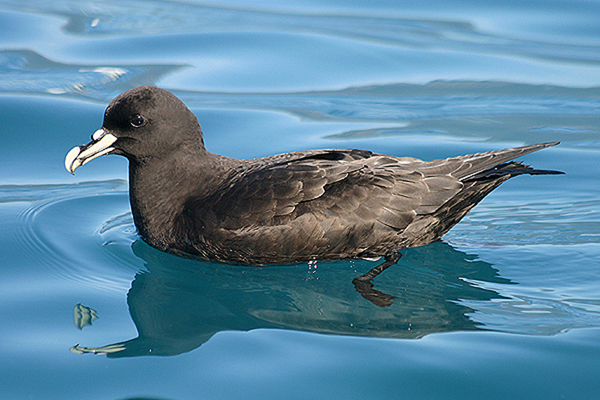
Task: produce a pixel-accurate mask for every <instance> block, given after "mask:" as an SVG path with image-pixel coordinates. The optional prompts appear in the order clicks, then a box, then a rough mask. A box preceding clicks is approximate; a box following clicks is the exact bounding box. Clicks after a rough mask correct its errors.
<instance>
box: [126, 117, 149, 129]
mask: <svg viewBox="0 0 600 400" xmlns="http://www.w3.org/2000/svg"><path fill="white" fill-rule="evenodd" d="M129 123H130V124H131V126H133V127H134V128H139V127H141V126H144V125H146V118H144V117H142V116H141V115H139V114H135V115H132V116H131V117H130V118H129Z"/></svg>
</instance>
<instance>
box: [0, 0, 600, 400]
mask: <svg viewBox="0 0 600 400" xmlns="http://www.w3.org/2000/svg"><path fill="white" fill-rule="evenodd" d="M598 21H600V2H598V1H581V0H561V1H552V0H544V1H542V0H540V1H531V2H522V1H512V0H511V1H504V2H497V1H491V0H489V1H478V2H472V1H438V0H434V1H430V2H423V1H389V0H386V1H379V0H370V1H365V0H350V1H343V2H342V1H339V0H325V1H322V0H321V1H314V0H304V1H303V0H294V1H288V2H281V1H279V0H277V1H272V0H263V1H258V0H252V1H242V0H229V1H213V2H201V1H195V0H187V1H178V0H174V1H167V0H146V1H144V0H119V1H116V0H109V1H103V2H88V1H75V0H72V1H69V0H58V1H54V2H49V1H42V0H25V1H23V0H0V121H1V124H0V141H1V146H0V151H1V153H0V154H1V157H0V171H2V174H1V175H0V250H1V253H2V258H1V260H2V261H1V262H0V322H1V325H2V328H1V330H0V398H2V399H45V400H48V399H170V400H171V399H172V400H175V399H265V398H267V399H269V398H281V399H346V398H356V399H461V400H469V399H578V400H580V399H584V400H585V399H597V398H598V393H600V184H599V183H600V182H599V179H598V175H599V173H600V24H599V23H598ZM142 84H152V85H157V86H160V87H163V88H165V89H169V90H171V91H173V92H174V93H175V94H176V95H177V96H179V97H180V98H181V99H183V100H184V102H185V103H186V104H187V105H188V106H189V107H190V108H191V109H192V110H193V111H194V113H195V114H196V115H197V116H198V118H199V120H200V122H201V124H202V127H203V130H204V132H205V142H206V144H207V147H208V148H209V150H211V151H213V152H215V153H218V154H223V155H226V156H230V157H237V158H252V157H260V156H266V155H271V154H277V153H281V152H287V151H295V150H304V149H316V148H364V149H368V150H372V151H376V152H382V153H387V154H392V155H396V156H405V155H409V156H413V157H419V158H423V159H435V158H445V157H449V156H455V155H460V154H466V153H474V152H480V151H486V150H491V149H496V148H502V147H507V146H517V145H523V144H531V143H537V142H546V141H557V140H558V141H561V142H562V143H561V145H560V146H558V147H553V148H549V149H546V150H544V151H541V152H539V153H535V154H531V155H528V156H526V157H525V158H524V159H523V160H524V161H525V162H526V163H528V164H529V163H531V164H533V165H535V166H536V167H539V168H544V169H556V170H561V171H564V172H566V174H565V175H562V176H535V177H528V176H526V177H519V178H515V179H513V180H511V181H509V182H507V183H505V184H503V185H502V186H501V187H500V188H499V189H498V190H497V191H495V192H494V193H493V194H491V195H490V196H488V197H487V198H486V199H485V200H484V201H483V202H482V203H481V204H480V205H478V206H477V207H476V208H475V209H474V210H473V211H472V212H471V213H470V214H469V215H468V216H467V217H466V218H465V219H464V220H463V221H462V222H461V223H460V224H458V225H457V226H456V227H455V228H453V229H452V230H451V231H450V233H449V234H447V235H446V236H445V237H444V240H443V241H440V242H436V243H433V244H431V245H428V246H424V247H420V248H414V249H408V250H405V251H403V252H402V253H403V257H402V258H401V260H400V262H399V263H398V265H397V266H394V267H393V268H390V269H388V270H386V271H385V272H384V273H383V274H381V275H380V276H378V277H377V278H376V279H375V280H374V281H373V283H374V288H373V289H374V290H376V291H378V293H380V295H381V296H383V297H384V298H385V299H386V301H388V304H387V306H386V307H381V304H380V305H379V306H378V305H377V304H374V303H372V302H370V301H368V299H366V298H364V297H363V296H361V294H360V293H359V292H358V291H357V290H356V289H355V287H354V285H353V284H352V280H353V278H355V277H356V276H358V275H361V274H364V273H366V272H367V271H369V270H370V269H371V268H373V267H374V266H375V265H377V263H376V262H370V261H366V260H349V261H331V262H322V261H317V262H311V263H308V264H307V263H303V264H298V265H288V266H273V267H266V268H258V267H243V266H230V265H223V264H214V263H208V262H200V261H193V260H187V259H181V258H178V257H175V256H172V255H168V254H165V253H161V252H159V251H157V250H155V249H153V248H151V247H150V246H148V245H146V244H145V243H144V242H142V241H141V240H140V238H139V237H138V235H137V233H136V230H135V227H134V225H133V221H132V217H131V214H130V209H129V200H128V185H127V163H126V160H125V159H123V158H120V157H114V156H111V157H102V158H100V159H97V160H94V161H93V162H92V163H90V164H88V165H86V166H85V167H84V168H80V169H78V170H77V175H75V176H71V175H69V174H68V173H67V172H66V171H65V169H64V167H63V161H64V156H65V154H66V152H67V151H68V150H69V149H70V148H72V147H73V146H75V145H79V144H82V143H85V142H87V141H89V136H90V135H91V134H92V133H93V132H94V131H95V130H96V129H98V128H99V127H100V126H101V124H102V117H103V113H104V109H105V107H106V105H107V104H108V102H110V100H111V99H112V98H113V97H114V96H116V95H117V94H119V93H121V92H122V91H124V90H127V89H129V88H131V87H134V86H137V85H142ZM94 352H95V353H98V354H96V355H93V354H88V353H94Z"/></svg>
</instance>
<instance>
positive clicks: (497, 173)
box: [464, 161, 564, 182]
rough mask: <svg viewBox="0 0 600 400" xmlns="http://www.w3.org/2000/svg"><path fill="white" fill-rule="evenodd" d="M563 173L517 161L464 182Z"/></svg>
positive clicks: (501, 165)
mask: <svg viewBox="0 0 600 400" xmlns="http://www.w3.org/2000/svg"><path fill="white" fill-rule="evenodd" d="M562 174H564V172H562V171H553V170H547V169H534V168H532V167H531V166H530V165H525V164H522V163H520V162H517V161H511V162H507V163H504V164H500V165H497V166H495V167H493V168H490V169H487V170H485V171H483V172H480V173H478V174H476V175H473V176H470V177H469V178H468V179H465V180H464V182H469V181H476V180H482V179H496V178H499V177H501V176H507V175H508V176H510V177H513V176H518V175H562Z"/></svg>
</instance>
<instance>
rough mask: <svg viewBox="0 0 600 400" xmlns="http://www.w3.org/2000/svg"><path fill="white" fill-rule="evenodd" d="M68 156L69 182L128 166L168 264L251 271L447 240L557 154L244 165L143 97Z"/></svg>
mask: <svg viewBox="0 0 600 400" xmlns="http://www.w3.org/2000/svg"><path fill="white" fill-rule="evenodd" d="M92 138H93V141H92V142H91V143H89V144H87V145H84V146H79V147H76V148H74V149H72V150H71V151H70V152H69V154H68V155H67V158H66V160H65V165H66V167H67V170H69V172H71V173H73V172H74V170H75V169H76V168H77V167H79V166H80V165H82V164H84V163H85V162H87V161H89V160H91V159H93V158H95V157H97V156H99V155H103V154H119V155H123V156H125V157H127V159H128V160H129V185H130V201H131V209H132V212H133V218H134V222H135V225H136V227H137V229H138V232H139V234H140V235H141V237H142V238H143V239H144V240H145V241H146V242H148V243H149V244H150V245H152V246H154V247H156V248H158V249H160V250H163V251H168V252H171V253H175V254H179V255H185V256H193V257H200V258H203V259H210V260H217V261H224V262H236V263H248V264H267V263H287V262H295V261H302V260H309V259H334V258H336V259H341V258H353V257H360V258H374V257H379V256H385V257H386V258H388V259H389V260H391V261H392V262H395V260H397V258H398V256H397V253H398V251H400V250H401V249H403V248H406V247H413V246H421V245H425V244H428V243H430V242H432V241H435V240H437V239H439V238H440V237H441V236H442V235H443V234H445V233H446V232H447V231H448V230H449V229H450V228H451V227H452V226H453V225H455V224H456V223H457V222H458V221H459V220H460V219H461V218H462V217H464V216H465V214H467V213H468V212H469V211H470V210H471V209H472V208H473V207H474V206H475V205H476V204H477V203H478V202H479V201H480V200H481V199H483V198H484V197H485V196H486V195H487V194H488V193H490V192H491V191H492V190H494V189H495V188H496V187H498V186H499V185H500V184H501V183H502V182H504V181H505V180H507V179H509V178H511V177H513V176H516V175H520V174H553V173H558V172H555V171H540V170H534V169H532V168H530V167H528V166H525V165H522V164H520V163H518V162H511V160H512V159H514V158H516V157H519V156H522V155H525V154H528V153H531V152H533V151H536V150H540V149H543V148H545V147H548V146H553V145H555V144H557V143H546V144H537V145H532V146H525V147H518V148H514V149H504V150H497V151H490V152H486V153H479V154H474V155H467V156H462V157H454V158H448V159H445V160H435V161H429V162H425V161H421V160H418V159H415V158H408V157H393V156H387V155H381V154H374V153H371V152H369V151H364V150H314V151H299V152H294V153H288V154H281V155H277V156H272V157H266V158H260V159H253V160H237V159H232V158H227V157H223V156H219V155H215V154H212V153H210V152H208V151H207V150H206V149H205V147H204V142H203V137H202V131H201V130H200V125H199V124H198V121H197V119H196V117H195V116H194V114H192V112H191V111H190V110H189V109H188V108H187V107H186V106H185V105H184V104H183V103H182V102H181V101H180V100H179V99H177V98H176V97H175V96H174V95H173V94H171V93H169V92H168V91H165V90H162V89H158V88H155V87H138V88H135V89H132V90H130V91H127V92H125V93H123V94H121V95H120V96H118V97H117V98H115V99H114V100H113V101H112V102H111V103H110V105H109V106H108V108H107V109H106V113H105V116H104V124H103V127H102V128H101V129H100V130H98V131H97V132H96V133H94V135H93V136H92Z"/></svg>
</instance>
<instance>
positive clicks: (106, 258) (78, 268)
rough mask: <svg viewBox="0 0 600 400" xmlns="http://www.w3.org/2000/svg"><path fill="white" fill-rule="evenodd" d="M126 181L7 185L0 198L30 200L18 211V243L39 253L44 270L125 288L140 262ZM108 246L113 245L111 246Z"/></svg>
mask: <svg viewBox="0 0 600 400" xmlns="http://www.w3.org/2000/svg"><path fill="white" fill-rule="evenodd" d="M127 199H128V197H127V191H126V183H125V181H121V180H113V181H104V182H88V183H81V184H75V185H24V186H17V185H4V186H0V200H1V201H2V202H4V203H9V202H19V203H21V202H25V203H29V204H30V205H29V206H27V207H25V208H24V209H22V210H21V212H19V213H18V215H17V216H16V219H17V224H18V227H19V229H18V231H17V232H16V237H17V242H18V243H20V246H21V247H22V248H25V249H28V251H30V252H33V253H34V254H36V255H37V257H35V258H36V260H37V264H38V265H40V267H41V268H40V270H44V271H47V272H50V273H51V274H53V275H55V276H58V277H59V278H61V279H62V280H66V281H70V282H74V283H76V284H85V285H86V286H90V287H96V288H99V289H102V290H112V291H118V292H120V293H123V290H126V289H127V288H128V287H129V284H130V281H131V278H132V276H133V274H134V273H135V272H136V271H138V270H139V269H140V268H141V266H142V265H141V263H139V262H137V261H138V260H137V259H136V258H135V257H131V248H130V247H131V243H132V242H133V240H135V238H136V237H137V236H136V235H135V228H134V227H133V221H132V220H131V217H130V214H129V212H128V211H127V212H124V211H125V210H128V209H129V202H128V200H127ZM102 244H105V245H111V246H110V249H107V247H106V246H102Z"/></svg>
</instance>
